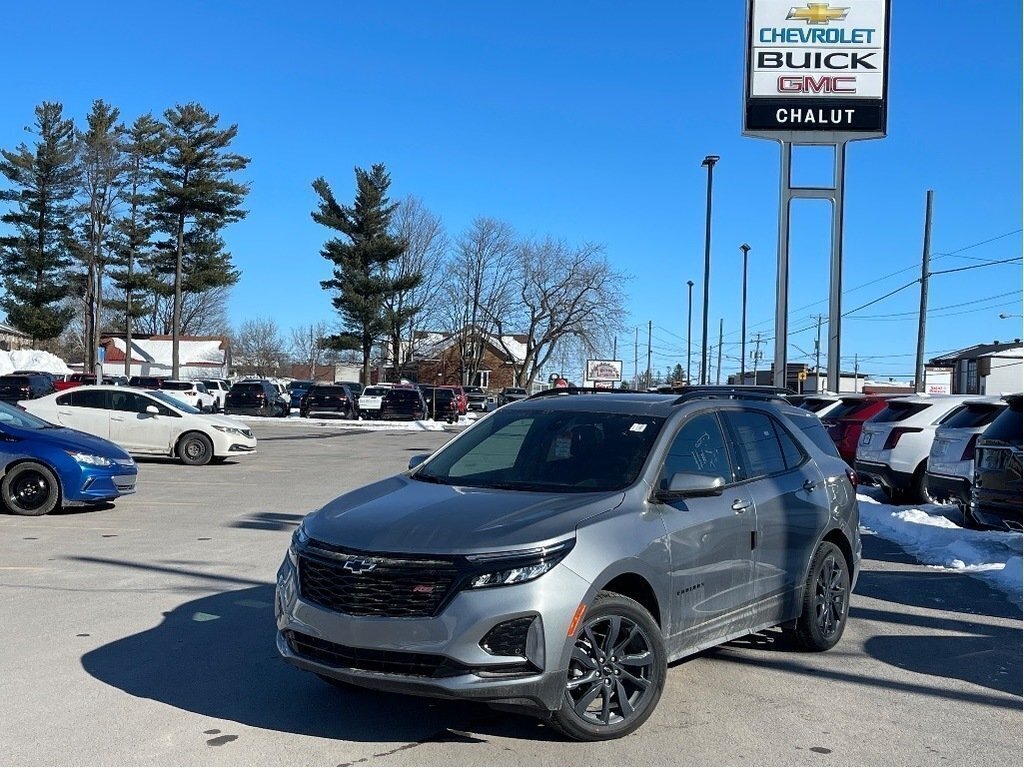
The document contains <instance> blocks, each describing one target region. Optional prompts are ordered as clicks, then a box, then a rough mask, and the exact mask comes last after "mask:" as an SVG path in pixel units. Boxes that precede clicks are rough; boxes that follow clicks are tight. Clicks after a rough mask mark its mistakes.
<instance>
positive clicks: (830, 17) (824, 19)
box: [786, 3, 850, 24]
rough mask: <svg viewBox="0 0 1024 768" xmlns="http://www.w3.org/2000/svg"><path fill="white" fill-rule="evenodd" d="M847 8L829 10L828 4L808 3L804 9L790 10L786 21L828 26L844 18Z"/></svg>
mask: <svg viewBox="0 0 1024 768" xmlns="http://www.w3.org/2000/svg"><path fill="white" fill-rule="evenodd" d="M849 10H850V9H849V8H831V7H829V4H828V3H808V4H807V7H806V8H790V9H789V15H788V16H786V20H787V21H789V20H792V19H797V20H799V21H806V22H807V23H808V24H828V23H829V22H830V21H841V20H843V19H845V18H846V14H847V13H848V12H849Z"/></svg>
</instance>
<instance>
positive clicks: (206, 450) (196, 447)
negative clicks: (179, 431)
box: [178, 432, 213, 467]
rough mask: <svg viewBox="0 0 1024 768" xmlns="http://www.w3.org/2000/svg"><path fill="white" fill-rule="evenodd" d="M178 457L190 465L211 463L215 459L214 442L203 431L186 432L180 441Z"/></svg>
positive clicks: (199, 465) (183, 462) (196, 465)
mask: <svg viewBox="0 0 1024 768" xmlns="http://www.w3.org/2000/svg"><path fill="white" fill-rule="evenodd" d="M178 458H179V459H181V463H182V464H188V465H189V466H190V467H201V466H203V465H204V464H209V463H210V461H212V460H213V443H212V442H210V438H208V437H207V436H206V435H204V434H203V433H202V432H186V433H185V434H184V435H182V437H181V439H180V440H179V441H178Z"/></svg>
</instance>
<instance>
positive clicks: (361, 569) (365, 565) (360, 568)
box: [342, 557, 377, 575]
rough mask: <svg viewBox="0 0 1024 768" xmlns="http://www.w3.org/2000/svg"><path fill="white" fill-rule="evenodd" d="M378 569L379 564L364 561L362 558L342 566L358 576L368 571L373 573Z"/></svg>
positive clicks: (347, 561)
mask: <svg viewBox="0 0 1024 768" xmlns="http://www.w3.org/2000/svg"><path fill="white" fill-rule="evenodd" d="M376 567H377V564H376V563H375V562H373V560H364V559H363V558H361V557H357V558H352V559H351V560H346V561H345V564H344V565H343V566H342V568H344V569H345V570H346V571H352V573H355V574H357V575H358V574H360V573H365V572H366V571H372V570H373V569H374V568H376Z"/></svg>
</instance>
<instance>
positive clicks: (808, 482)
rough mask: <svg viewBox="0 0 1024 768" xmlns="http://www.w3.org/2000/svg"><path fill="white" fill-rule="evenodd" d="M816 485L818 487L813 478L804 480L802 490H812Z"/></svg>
mask: <svg viewBox="0 0 1024 768" xmlns="http://www.w3.org/2000/svg"><path fill="white" fill-rule="evenodd" d="M817 487H818V484H817V483H816V482H814V481H813V480H804V490H805V491H813V490H814V489H815V488H817Z"/></svg>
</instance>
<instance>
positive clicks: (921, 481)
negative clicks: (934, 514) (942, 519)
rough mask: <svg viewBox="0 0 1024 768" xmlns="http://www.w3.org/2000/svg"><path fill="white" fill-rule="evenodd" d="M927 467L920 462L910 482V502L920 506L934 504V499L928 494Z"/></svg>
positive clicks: (924, 463) (925, 463)
mask: <svg viewBox="0 0 1024 768" xmlns="http://www.w3.org/2000/svg"><path fill="white" fill-rule="evenodd" d="M927 470H928V466H927V462H922V463H921V466H919V467H918V468H917V471H916V472H915V473H914V478H913V480H911V481H910V497H911V498H910V500H911V501H913V502H918V503H920V504H935V503H936V501H935V497H934V496H932V495H931V494H930V493H929V492H928V471H927Z"/></svg>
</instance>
